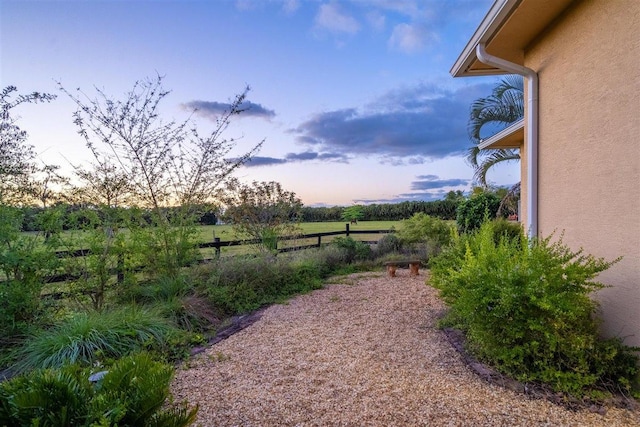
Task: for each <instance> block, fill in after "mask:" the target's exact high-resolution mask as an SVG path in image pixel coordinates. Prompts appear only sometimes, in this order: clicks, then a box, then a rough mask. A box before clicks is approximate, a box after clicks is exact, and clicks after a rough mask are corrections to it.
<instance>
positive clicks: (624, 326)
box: [522, 0, 640, 346]
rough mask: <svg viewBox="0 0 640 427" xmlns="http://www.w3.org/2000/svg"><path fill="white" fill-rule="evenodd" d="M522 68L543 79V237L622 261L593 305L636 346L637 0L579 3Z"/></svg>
mask: <svg viewBox="0 0 640 427" xmlns="http://www.w3.org/2000/svg"><path fill="white" fill-rule="evenodd" d="M525 65H526V66H527V67H529V68H532V69H533V70H535V71H537V72H538V75H539V81H540V91H539V100H540V104H539V106H540V126H539V145H538V147H539V163H538V165H539V178H538V185H539V208H538V217H539V234H540V235H541V236H545V237H546V236H548V235H550V234H551V233H554V232H555V236H556V237H558V238H559V237H560V235H561V233H562V232H564V237H563V240H564V242H565V243H567V244H568V245H569V246H571V247H572V248H574V249H578V248H580V247H582V248H584V250H585V252H586V253H589V254H593V255H594V256H597V257H604V258H606V259H607V260H614V259H616V258H617V257H619V256H623V259H622V260H621V261H620V262H618V263H617V264H616V265H614V266H613V267H612V268H611V269H610V270H608V271H606V272H605V273H603V274H601V276H600V277H599V280H600V281H601V282H603V283H605V284H607V285H610V287H609V288H607V289H604V290H602V291H599V292H598V293H597V296H596V297H597V299H598V300H599V302H600V306H601V311H602V315H603V318H604V320H605V322H604V325H603V331H604V332H605V334H607V335H616V336H620V337H623V338H625V343H627V344H629V345H635V346H640V1H637V0H584V1H578V2H576V3H575V4H574V5H572V6H570V7H569V8H568V9H567V10H566V11H565V12H564V13H563V14H562V15H560V16H559V17H558V19H556V20H555V21H554V22H553V23H552V24H551V25H550V26H549V27H547V28H546V30H545V31H544V32H543V33H542V34H540V35H539V36H538V37H537V38H536V39H535V40H534V41H533V42H532V43H531V44H530V45H529V46H528V47H527V49H526V50H525ZM522 154H523V161H522V164H523V166H524V165H525V164H526V156H527V153H526V152H524V151H523V153H522ZM523 172H524V171H523ZM524 177H526V174H525V175H523V178H524ZM526 187H527V183H526V182H525V181H524V180H523V188H524V190H523V197H522V200H523V202H524V203H526ZM524 211H525V207H524V206H523V212H524Z"/></svg>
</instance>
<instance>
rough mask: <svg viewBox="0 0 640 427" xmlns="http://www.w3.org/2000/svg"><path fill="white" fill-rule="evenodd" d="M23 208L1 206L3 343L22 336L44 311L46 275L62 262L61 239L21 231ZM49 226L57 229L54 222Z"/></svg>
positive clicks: (0, 313)
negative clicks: (43, 292) (60, 259)
mask: <svg viewBox="0 0 640 427" xmlns="http://www.w3.org/2000/svg"><path fill="white" fill-rule="evenodd" d="M21 224H22V213H21V212H20V210H19V209H17V208H13V207H9V206H4V205H0V272H1V273H2V274H1V275H0V277H1V280H2V281H0V300H2V304H0V337H2V338H0V344H6V341H9V340H11V339H12V338H13V337H15V336H17V335H20V334H21V333H23V332H24V331H25V330H27V329H28V327H29V325H31V324H33V323H34V322H36V321H37V319H38V318H39V317H40V316H41V315H42V314H43V313H42V306H41V301H40V292H41V290H42V287H43V284H44V282H45V277H46V276H47V275H49V274H51V273H52V272H54V271H55V270H56V268H57V267H58V266H59V265H60V261H59V259H58V258H57V257H56V255H55V250H56V248H57V247H58V245H59V239H58V238H57V236H56V235H55V234H54V232H53V229H46V232H47V233H49V234H48V235H49V236H51V238H49V239H46V240H45V239H43V237H42V236H40V235H34V234H24V233H22V232H21V228H20V227H21ZM47 225H49V226H51V227H53V228H55V227H56V224H55V222H54V221H50V222H49V223H48V224H47Z"/></svg>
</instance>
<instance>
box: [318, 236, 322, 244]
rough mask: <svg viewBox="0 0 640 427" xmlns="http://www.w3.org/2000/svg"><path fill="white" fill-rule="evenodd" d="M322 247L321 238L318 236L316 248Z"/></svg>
mask: <svg viewBox="0 0 640 427" xmlns="http://www.w3.org/2000/svg"><path fill="white" fill-rule="evenodd" d="M320 246H322V236H318V247H320Z"/></svg>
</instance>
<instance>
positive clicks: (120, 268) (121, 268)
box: [117, 252, 124, 284]
mask: <svg viewBox="0 0 640 427" xmlns="http://www.w3.org/2000/svg"><path fill="white" fill-rule="evenodd" d="M117 270H118V283H119V284H122V283H124V254H123V253H122V252H120V253H119V254H118V267H117Z"/></svg>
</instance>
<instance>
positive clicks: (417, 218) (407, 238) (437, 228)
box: [398, 213, 452, 255]
mask: <svg viewBox="0 0 640 427" xmlns="http://www.w3.org/2000/svg"><path fill="white" fill-rule="evenodd" d="M451 233H452V228H451V226H450V225H449V223H447V222H446V221H443V220H441V219H438V218H434V217H430V216H429V215H426V214H424V213H417V214H415V215H414V216H412V217H411V218H409V219H405V220H404V221H402V224H401V226H400V230H399V231H398V237H399V238H400V240H401V241H402V242H403V243H405V244H412V243H426V244H427V247H428V248H429V254H430V255H435V254H437V253H439V252H440V250H441V249H442V248H443V247H445V246H447V245H448V244H449V243H450V241H451Z"/></svg>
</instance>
